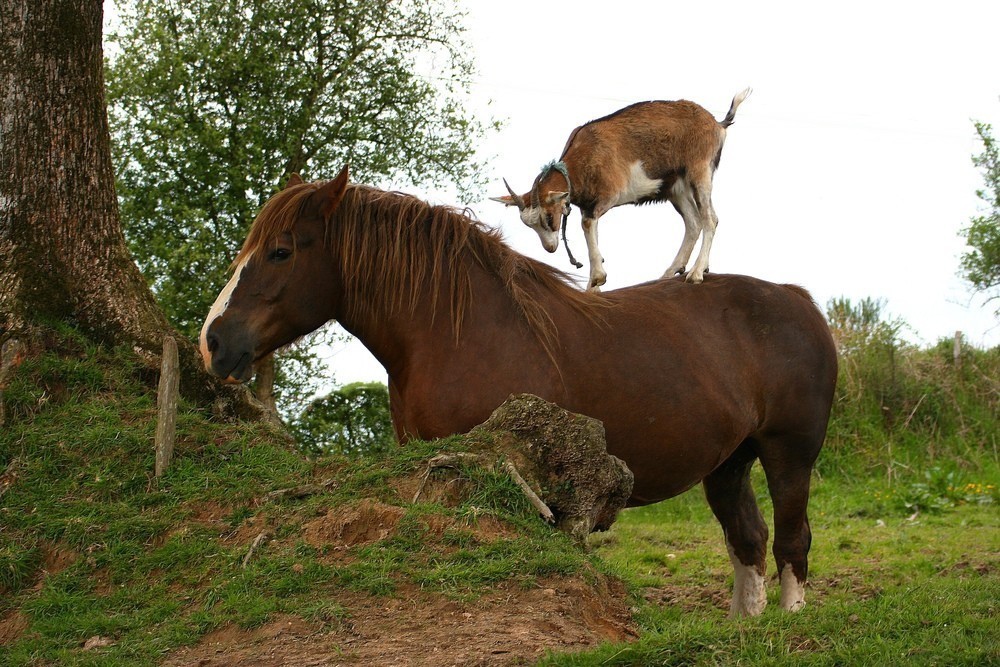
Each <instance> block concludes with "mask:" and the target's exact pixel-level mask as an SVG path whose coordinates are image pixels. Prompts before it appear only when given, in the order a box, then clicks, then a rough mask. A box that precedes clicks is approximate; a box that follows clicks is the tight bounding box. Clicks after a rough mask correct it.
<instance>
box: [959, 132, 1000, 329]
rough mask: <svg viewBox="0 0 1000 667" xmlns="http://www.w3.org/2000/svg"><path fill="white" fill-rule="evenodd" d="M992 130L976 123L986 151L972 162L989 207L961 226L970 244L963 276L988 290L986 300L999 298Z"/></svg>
mask: <svg viewBox="0 0 1000 667" xmlns="http://www.w3.org/2000/svg"><path fill="white" fill-rule="evenodd" d="M992 131H993V128H992V127H991V126H990V125H989V124H988V123H978V122H977V123H976V133H977V134H979V138H980V139H981V140H982V142H983V152H982V153H980V154H979V155H976V156H973V158H972V163H973V164H975V165H976V166H977V167H979V168H980V169H981V170H982V172H983V181H984V182H985V184H986V187H985V188H983V189H982V190H977V191H976V195H977V196H978V197H979V198H980V199H981V200H983V202H985V203H986V211H985V212H984V213H983V214H982V215H979V216H976V217H974V218H972V219H971V220H969V226H968V227H966V228H965V229H963V230H962V234H963V235H964V236H965V239H966V243H967V244H968V246H969V251H968V252H966V253H965V254H964V255H962V277H963V278H965V279H966V280H967V281H969V282H970V283H971V284H972V287H973V288H974V289H975V290H976V291H979V292H984V293H986V294H987V300H993V299H997V298H1000V291H998V288H1000V147H998V146H997V143H996V140H995V139H994V137H993V134H992ZM997 312H998V314H1000V310H998V311H997Z"/></svg>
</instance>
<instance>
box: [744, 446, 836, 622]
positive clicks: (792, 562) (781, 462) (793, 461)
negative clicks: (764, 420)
mask: <svg viewBox="0 0 1000 667" xmlns="http://www.w3.org/2000/svg"><path fill="white" fill-rule="evenodd" d="M820 442H822V439H821V440H820ZM818 452H819V447H809V446H802V442H801V441H796V442H795V443H794V444H793V445H792V446H788V444H787V443H785V446H782V445H781V441H780V440H779V441H777V442H774V441H771V442H762V443H761V445H760V447H759V454H760V462H761V466H762V467H763V468H764V474H765V475H766V476H767V486H768V489H769V491H770V493H771V500H772V502H773V504H774V546H773V552H774V561H775V564H776V565H777V567H778V574H779V576H780V577H781V602H780V604H781V608H782V609H785V610H787V611H798V610H800V609H802V607H804V606H805V604H806V600H805V583H806V576H807V575H808V573H809V547H810V544H811V543H812V531H811V530H810V529H809V516H808V514H807V512H806V506H807V505H808V503H809V478H810V476H811V474H812V467H813V463H815V461H816V454H817V453H818Z"/></svg>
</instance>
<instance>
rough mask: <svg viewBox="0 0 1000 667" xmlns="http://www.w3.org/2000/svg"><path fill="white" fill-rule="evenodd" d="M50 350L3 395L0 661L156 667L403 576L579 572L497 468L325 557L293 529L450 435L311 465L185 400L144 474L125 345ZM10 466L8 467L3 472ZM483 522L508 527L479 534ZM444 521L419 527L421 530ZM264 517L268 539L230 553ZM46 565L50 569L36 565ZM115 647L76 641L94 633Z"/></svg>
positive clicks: (427, 585) (139, 417)
mask: <svg viewBox="0 0 1000 667" xmlns="http://www.w3.org/2000/svg"><path fill="white" fill-rule="evenodd" d="M64 335H65V338H64V339H63V340H61V341H60V343H59V344H60V346H61V350H60V351H59V353H58V354H54V353H53V354H46V355H44V356H42V357H40V358H36V359H29V360H27V361H26V362H25V363H24V364H23V365H22V366H21V367H20V368H19V369H18V373H17V374H16V376H15V378H14V380H13V382H12V383H11V384H10V386H8V387H7V389H6V392H5V402H6V406H7V413H8V424H7V425H6V426H5V427H4V428H3V430H2V431H0V473H2V474H4V478H3V479H0V488H6V491H5V492H4V493H3V495H2V496H0V528H2V530H0V622H6V623H7V625H8V627H11V626H17V625H20V626H21V632H20V633H19V638H18V640H16V641H15V642H13V643H12V644H9V645H7V646H0V665H23V664H60V665H75V664H80V665H87V664H102V665H115V664H120V665H143V664H154V663H155V662H156V661H157V660H158V659H159V658H160V657H162V655H163V654H165V653H166V652H167V651H169V650H170V649H172V648H175V647H178V646H181V645H187V644H192V643H194V642H196V641H197V640H198V639H199V638H200V637H201V636H203V635H204V634H205V633H206V632H209V631H211V630H212V629H214V628H218V627H220V626H223V625H225V624H227V623H234V624H237V625H239V626H241V627H247V628H249V627H254V626H257V625H260V624H262V623H264V622H265V621H267V619H268V618H269V617H270V616H272V615H273V614H275V613H289V614H296V615H300V616H302V617H304V618H306V619H308V620H311V621H314V622H320V623H324V622H329V623H335V622H337V620H338V617H339V616H340V615H341V614H342V613H343V611H344V610H342V609H340V608H339V607H338V606H337V605H336V604H335V603H332V602H330V601H329V600H330V598H331V597H332V596H331V594H330V593H331V591H333V590H335V589H343V588H345V587H346V588H348V589H352V590H356V591H362V592H367V593H371V594H377V595H391V594H392V592H393V591H394V590H395V589H396V587H397V586H400V585H410V584H415V585H419V586H421V587H422V588H423V589H425V590H438V591H443V592H445V593H446V594H449V595H456V596H462V595H475V594H476V591H477V590H481V589H483V588H484V587H488V586H490V585H492V584H495V583H497V582H500V581H514V582H515V583H523V584H525V585H530V583H531V582H532V581H533V580H534V578H536V577H544V576H547V575H550V574H562V573H573V572H587V571H592V570H591V568H592V566H591V564H590V559H589V558H588V557H587V556H586V555H584V554H582V553H581V552H580V551H579V550H578V549H577V548H575V547H573V546H572V545H571V544H570V542H569V540H568V539H566V538H564V537H563V536H562V535H561V534H558V535H555V534H553V533H552V532H551V531H550V530H549V529H548V528H546V527H545V526H544V525H543V524H542V522H541V521H540V520H538V519H536V518H535V517H534V512H533V510H532V509H531V508H530V507H529V506H528V504H527V502H526V501H525V500H524V498H523V496H522V494H521V493H520V491H519V490H517V489H516V487H514V486H513V485H512V483H510V482H509V480H507V479H506V478H505V477H503V476H500V475H493V474H492V473H490V472H488V471H481V470H470V471H467V476H468V477H469V478H470V479H471V480H472V481H471V484H472V486H473V487H474V488H475V489H477V491H476V493H475V495H474V496H473V497H472V498H471V499H470V500H469V501H468V502H466V503H463V504H462V505H459V506H458V507H455V508H445V507H443V506H441V505H439V504H433V503H419V504H416V505H407V507H406V509H405V514H404V515H403V517H402V519H401V520H400V522H399V524H398V525H397V526H396V530H395V531H394V533H393V534H392V536H391V537H390V538H389V539H385V540H381V541H379V542H377V543H374V544H359V545H357V546H356V547H354V548H353V549H351V550H350V553H348V554H347V556H348V557H339V556H338V557H337V558H334V557H333V555H332V554H330V553H326V550H325V549H324V548H323V547H317V546H314V545H312V544H309V543H307V542H306V541H303V539H302V538H301V533H302V531H301V528H302V526H303V525H304V524H305V523H307V522H308V521H309V520H312V519H315V517H317V516H323V515H325V514H326V512H327V511H328V510H330V509H332V508H337V507H339V506H342V505H344V504H345V503H351V502H354V501H356V500H358V499H360V498H374V499H383V500H387V501H391V499H392V498H393V497H394V495H395V492H394V491H393V490H392V489H391V488H390V480H391V479H393V478H394V477H399V476H406V475H408V474H412V473H413V471H416V470H418V469H422V463H423V461H425V460H426V458H427V457H428V456H429V455H431V454H432V453H436V452H437V451H440V450H441V449H449V448H450V449H455V448H461V446H462V444H461V442H460V441H458V440H454V441H451V442H442V441H439V442H435V443H429V444H417V445H415V446H413V447H409V448H407V449H405V450H402V451H401V452H400V453H399V454H398V455H397V456H394V457H393V458H391V459H381V460H373V461H368V462H349V461H346V460H343V459H326V460H319V461H308V460H306V459H304V458H303V457H301V456H300V455H298V454H296V453H294V452H292V451H290V450H289V449H288V447H287V444H285V443H284V441H283V440H282V439H281V438H280V437H278V436H276V434H275V433H273V432H271V431H269V430H268V429H267V428H266V427H261V426H249V427H248V426H247V425H238V426H234V425H227V424H220V423H215V422H213V421H212V419H211V418H210V417H209V416H207V415H205V414H203V413H201V412H199V411H196V410H193V409H191V408H190V406H183V405H182V406H181V411H180V414H179V417H178V425H177V430H178V434H179V441H178V444H177V448H176V453H175V461H174V464H173V466H172V467H171V468H170V470H169V472H168V474H167V475H165V476H164V477H163V478H162V479H160V480H156V479H154V478H153V477H152V473H151V471H152V469H153V458H154V457H153V449H152V444H151V443H152V440H153V431H154V423H155V398H154V396H153V395H152V393H151V392H150V390H149V387H151V386H153V384H154V383H153V381H154V380H155V378H151V377H145V376H144V372H143V371H141V370H140V369H139V368H137V367H136V366H134V365H132V364H131V363H130V361H129V355H128V354H127V352H116V351H107V350H103V349H100V348H93V347H92V346H90V345H88V344H87V343H85V342H83V341H81V340H80V339H78V338H73V337H72V335H71V333H68V332H66V333H64ZM4 471H6V472H4ZM331 477H333V478H335V479H336V481H337V483H336V485H335V486H334V487H333V488H332V489H331V490H330V491H329V492H327V493H322V494H316V495H312V496H309V497H306V498H302V499H297V500H280V501H268V500H267V499H266V496H267V493H268V492H270V491H272V490H274V489H282V488H289V487H294V486H297V485H301V484H303V483H305V482H310V481H314V480H322V479H327V478H331ZM483 515H492V516H495V517H498V518H500V519H501V520H502V521H503V522H505V524H506V525H511V526H514V527H516V529H515V530H512V531H511V533H512V534H511V536H507V537H501V538H499V539H489V540H480V539H478V537H477V534H476V532H475V531H474V530H473V529H472V528H473V526H474V525H475V524H476V521H477V519H478V518H479V517H482V516H483ZM434 517H443V520H444V521H445V522H446V523H447V525H448V526H450V527H448V528H447V529H446V530H445V531H444V532H443V534H440V535H438V534H437V533H433V534H431V533H432V531H431V530H430V529H429V527H428V526H429V525H430V524H436V525H441V523H442V521H441V520H438V521H435V520H434ZM262 526H266V527H267V528H268V530H270V531H271V534H272V535H271V541H270V542H269V543H267V545H266V547H265V548H262V549H260V550H259V551H257V552H256V553H255V556H254V558H252V559H251V560H250V561H249V565H248V566H247V567H246V568H243V567H242V560H243V558H244V556H245V555H246V553H247V551H248V549H249V543H250V542H251V540H252V538H253V536H254V535H256V534H258V533H259V532H261V527H262ZM46 572H48V573H49V574H47V575H46V574H45V573H46ZM95 636H99V637H106V638H110V639H111V640H113V644H112V645H110V646H107V647H104V648H102V649H100V650H99V651H85V650H83V649H82V648H81V647H82V645H83V643H84V642H85V641H86V640H87V639H88V638H90V637H95Z"/></svg>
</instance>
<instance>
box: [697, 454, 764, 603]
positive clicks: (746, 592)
mask: <svg viewBox="0 0 1000 667" xmlns="http://www.w3.org/2000/svg"><path fill="white" fill-rule="evenodd" d="M753 445H754V443H753V442H752V441H751V440H746V441H744V442H743V444H742V445H740V446H739V447H738V448H737V449H736V451H735V452H734V453H733V454H732V455H731V456H730V457H729V458H728V459H726V461H725V462H724V463H723V464H722V465H720V466H719V467H718V468H716V469H715V470H714V471H713V472H712V473H711V474H710V475H709V476H708V477H706V478H705V479H704V481H703V482H702V484H703V485H704V487H705V497H706V498H707V499H708V504H709V505H710V506H711V508H712V512H714V513H715V517H716V518H717V519H718V520H719V523H721V524H722V531H723V534H724V535H725V537H726V548H727V549H728V550H729V560H730V561H732V564H733V571H734V579H735V581H734V583H733V599H732V602H731V603H730V606H729V615H730V616H731V617H732V616H757V615H758V614H760V613H761V612H762V611H764V606H765V605H766V604H767V595H766V593H765V590H764V568H765V566H766V557H767V524H765V523H764V519H763V517H762V516H761V514H760V510H759V509H758V508H757V501H756V499H755V498H754V493H753V488H752V487H751V485H750V468H751V467H752V466H753V462H754V460H755V459H756V457H757V454H756V452H755V451H754V446H753Z"/></svg>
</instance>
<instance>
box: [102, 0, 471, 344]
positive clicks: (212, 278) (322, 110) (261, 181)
mask: <svg viewBox="0 0 1000 667" xmlns="http://www.w3.org/2000/svg"><path fill="white" fill-rule="evenodd" d="M122 4H123V6H122V8H121V11H122V28H121V30H120V31H119V32H118V34H117V35H114V36H113V37H112V40H113V41H115V42H117V44H118V47H119V48H118V50H119V55H118V56H117V57H116V58H115V59H114V60H113V61H111V62H110V63H109V65H108V68H107V81H108V99H109V112H110V119H111V127H112V134H113V137H114V149H115V151H114V152H115V164H116V170H117V180H118V192H119V197H120V200H121V206H122V218H123V225H124V228H125V230H126V235H127V237H128V239H129V243H130V246H131V250H132V252H133V253H134V254H135V256H136V258H137V260H138V263H139V265H140V267H141V269H142V271H143V273H144V274H145V275H146V277H147V279H148V280H149V281H150V282H151V284H152V285H153V287H154V290H155V292H156V294H157V296H158V298H159V300H160V303H161V304H162V305H163V308H164V309H165V311H166V312H167V313H168V315H169V316H170V318H171V319H172V320H173V321H174V322H175V324H176V325H177V326H178V327H179V328H180V329H181V330H183V331H185V332H187V333H188V334H191V335H194V334H195V333H196V331H197V329H198V328H199V327H200V325H201V319H202V318H203V316H204V314H205V313H206V312H207V310H208V307H209V305H210V304H211V302H212V300H213V299H214V297H215V295H216V294H217V293H218V290H219V288H220V287H221V285H222V284H224V282H225V273H226V268H227V263H228V261H229V259H231V258H232V256H233V255H234V252H235V250H236V248H237V246H238V244H239V242H240V241H241V240H242V239H243V237H244V236H245V233H246V230H247V228H248V226H249V224H250V222H251V221H252V219H253V216H254V214H255V212H256V210H257V209H258V208H259V206H260V205H261V204H262V203H263V201H264V200H266V199H267V198H268V197H269V196H270V195H271V194H273V192H274V191H275V190H276V188H277V187H278V186H279V184H281V183H283V182H284V180H285V179H286V178H287V176H288V175H289V174H291V173H293V172H298V173H301V174H302V175H303V176H304V177H305V178H306V179H307V180H308V179H314V178H322V177H324V176H327V175H329V174H332V173H334V172H335V171H337V170H339V169H340V168H341V167H342V166H343V165H344V164H345V163H350V165H351V173H352V175H354V176H355V177H356V178H357V179H358V180H359V181H368V182H371V181H377V180H380V179H391V180H393V181H394V182H395V181H398V180H404V181H408V182H410V183H413V184H417V185H421V184H435V185H438V184H442V183H445V182H447V183H449V184H455V185H457V186H458V187H459V188H460V190H463V191H464V192H469V191H471V190H472V189H474V188H477V187H481V185H482V183H481V181H480V180H479V177H478V174H479V173H481V170H480V168H479V165H478V164H477V163H476V162H475V160H474V157H473V152H474V150H473V147H474V146H475V145H476V143H477V140H478V139H479V138H480V137H481V136H482V135H483V134H484V132H485V129H486V128H485V127H484V126H483V125H482V124H481V123H479V122H478V121H477V120H475V118H473V117H472V116H471V115H470V113H469V112H468V111H467V105H466V97H467V93H468V87H469V84H470V77H471V74H472V63H471V60H470V58H469V56H468V55H467V54H468V53H469V49H468V48H467V47H466V45H465V44H464V43H463V42H462V31H463V28H462V22H461V19H462V16H461V14H460V13H459V12H457V11H456V10H454V9H453V7H452V4H451V3H448V2H446V1H445V0H405V1H402V2H400V1H398V0H300V1H298V2H283V1H281V0H126V1H124V2H123V3H122ZM422 71H424V72H430V71H433V73H434V74H433V76H421V75H420V74H418V72H422Z"/></svg>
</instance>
